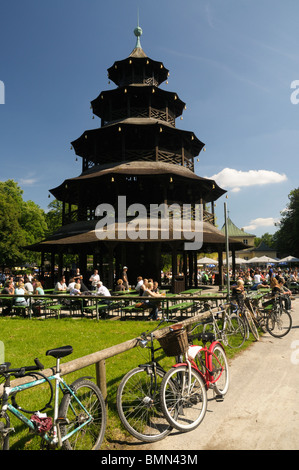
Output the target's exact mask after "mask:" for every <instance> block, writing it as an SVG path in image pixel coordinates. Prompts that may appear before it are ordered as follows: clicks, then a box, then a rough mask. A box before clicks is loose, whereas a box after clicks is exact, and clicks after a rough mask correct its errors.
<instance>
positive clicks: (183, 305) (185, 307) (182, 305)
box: [162, 302, 194, 315]
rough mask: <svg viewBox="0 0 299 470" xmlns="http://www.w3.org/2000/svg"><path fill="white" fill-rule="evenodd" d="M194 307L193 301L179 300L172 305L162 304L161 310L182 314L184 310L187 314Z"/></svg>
mask: <svg viewBox="0 0 299 470" xmlns="http://www.w3.org/2000/svg"><path fill="white" fill-rule="evenodd" d="M193 309H194V302H179V303H175V304H173V305H168V306H162V311H163V312H165V313H167V312H168V313H177V312H181V313H182V314H183V313H184V312H185V313H186V314H187V315H188V313H189V312H191V315H192V310H193Z"/></svg>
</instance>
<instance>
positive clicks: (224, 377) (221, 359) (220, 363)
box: [209, 344, 229, 395]
mask: <svg viewBox="0 0 299 470" xmlns="http://www.w3.org/2000/svg"><path fill="white" fill-rule="evenodd" d="M211 352H212V355H211V356H210V358H211V364H210V365H209V369H210V370H212V371H213V380H214V381H215V382H214V387H215V392H216V393H217V394H218V395H225V394H226V393H227V391H228V387H229V370H228V362H227V358H226V354H225V351H224V349H223V347H222V346H221V344H215V346H214V347H213V348H212V350H211Z"/></svg>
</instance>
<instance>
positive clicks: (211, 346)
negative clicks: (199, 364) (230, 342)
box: [209, 341, 224, 351]
mask: <svg viewBox="0 0 299 470" xmlns="http://www.w3.org/2000/svg"><path fill="white" fill-rule="evenodd" d="M216 344H219V345H220V346H221V347H222V349H223V350H224V346H223V345H222V344H221V343H220V342H219V341H213V343H211V344H210V346H209V351H213V349H214V347H215V346H216Z"/></svg>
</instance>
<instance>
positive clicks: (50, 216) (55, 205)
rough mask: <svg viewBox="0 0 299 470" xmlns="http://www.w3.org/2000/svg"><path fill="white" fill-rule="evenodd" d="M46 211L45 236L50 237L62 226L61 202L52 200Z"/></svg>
mask: <svg viewBox="0 0 299 470" xmlns="http://www.w3.org/2000/svg"><path fill="white" fill-rule="evenodd" d="M48 209H49V211H48V212H47V213H46V221H47V226H48V233H47V235H52V233H54V232H55V231H56V230H57V229H58V228H59V227H61V224H62V202H61V201H58V200H57V199H54V201H52V202H50V204H49V205H48Z"/></svg>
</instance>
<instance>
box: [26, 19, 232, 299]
mask: <svg viewBox="0 0 299 470" xmlns="http://www.w3.org/2000/svg"><path fill="white" fill-rule="evenodd" d="M134 34H135V36H136V46H135V48H134V49H133V51H132V52H131V54H130V55H129V56H128V57H127V58H125V59H124V60H120V61H116V62H115V63H114V64H113V65H112V66H111V67H110V68H109V69H108V78H109V80H110V82H113V83H114V84H115V85H116V88H114V89H111V90H109V91H102V92H101V93H100V94H99V96H98V97H97V98H96V99H94V100H93V101H92V102H91V108H92V111H93V114H94V115H95V116H97V117H98V118H100V120H101V126H100V127H99V128H96V129H92V130H86V131H85V132H83V134H82V135H81V136H80V137H79V138H77V139H76V140H74V141H73V142H72V147H73V149H74V151H75V153H76V155H77V156H78V157H80V158H81V159H82V173H81V174H80V175H79V176H78V177H75V178H70V179H66V180H65V181H64V182H63V183H62V184H61V185H59V186H58V187H56V188H54V189H52V190H50V192H51V193H52V195H53V196H54V197H55V198H56V199H57V200H59V201H62V203H63V215H62V227H61V228H60V229H59V230H58V231H57V232H56V233H55V234H53V236H51V237H49V238H48V239H47V240H44V241H43V242H41V243H39V244H38V246H37V245H35V246H34V247H32V249H35V250H37V249H38V250H40V251H42V252H43V253H49V252H50V253H52V256H53V257H54V254H59V255H60V258H59V259H60V262H59V265H60V268H61V267H62V266H63V254H64V253H74V254H79V256H80V269H81V272H83V273H84V272H85V271H86V259H87V256H90V255H92V256H93V264H94V267H97V268H98V269H99V271H100V274H101V277H102V279H103V280H104V282H105V283H106V284H107V285H108V287H110V288H113V280H114V275H116V276H118V274H119V271H120V269H121V267H122V266H124V265H126V266H128V268H129V269H128V276H129V281H130V283H131V284H132V285H135V282H136V277H137V276H139V275H141V276H143V277H147V278H148V277H150V278H153V279H154V280H157V281H160V274H161V267H162V264H161V257H162V254H163V253H168V254H171V259H172V273H173V284H174V289H176V292H177V291H178V290H180V289H178V288H177V287H175V282H176V279H177V280H178V278H177V277H176V276H177V275H178V271H179V266H178V255H179V254H181V260H183V262H182V263H181V266H180V268H181V269H180V271H181V272H183V273H184V284H181V289H183V288H184V287H186V288H187V287H189V286H192V285H196V283H197V276H196V275H195V274H196V272H197V251H195V250H192V251H186V250H184V243H185V242H186V239H184V236H183V235H182V237H181V238H180V239H178V238H175V239H174V238H169V239H164V238H163V236H162V233H161V230H160V231H159V232H158V237H155V238H154V239H153V238H151V237H150V236H148V237H147V238H146V239H132V237H128V236H125V237H122V238H121V239H119V238H117V239H111V238H109V237H107V238H106V239H99V238H98V236H97V233H96V227H97V223H98V221H99V213H98V207H102V205H103V204H106V205H107V204H108V205H109V207H112V208H114V209H115V214H116V225H117V224H119V226H118V228H120V221H119V220H118V218H117V205H118V203H119V196H122V197H125V198H126V206H127V207H129V206H131V205H132V204H142V205H143V206H144V207H145V208H146V209H147V213H146V216H145V218H146V219H147V221H146V223H148V220H149V216H150V212H149V210H150V205H152V204H157V205H160V204H165V205H166V207H169V206H171V205H172V204H174V203H175V204H177V205H178V206H179V207H183V206H184V205H190V214H192V213H194V210H195V207H196V205H198V204H200V205H201V207H203V208H204V212H203V214H204V222H203V246H202V248H201V251H204V252H208V251H210V252H211V251H218V255H219V257H222V251H224V250H225V236H224V234H223V233H222V232H221V231H220V230H218V229H217V228H216V227H215V216H214V202H215V201H216V200H217V199H218V198H219V197H220V196H222V195H223V194H224V193H225V191H224V190H223V189H221V188H220V187H219V186H218V185H217V184H216V183H215V181H213V180H210V179H206V178H202V177H200V176H197V175H196V174H195V172H194V159H195V158H196V157H197V156H198V155H199V153H200V152H201V150H202V149H203V148H204V143H203V142H202V141H201V140H199V139H198V138H197V137H196V135H195V134H194V133H193V132H192V131H187V130H181V129H179V128H177V127H176V119H177V118H179V117H180V116H181V115H182V113H183V110H184V108H185V103H184V102H183V101H182V100H181V99H180V98H179V96H178V94H177V93H176V92H170V91H166V90H163V89H161V88H160V85H161V84H162V83H163V82H165V81H167V79H168V75H169V71H168V70H167V68H166V67H165V66H164V64H163V63H162V62H160V61H155V60H153V59H151V58H149V57H148V56H147V55H146V53H145V52H144V51H143V49H142V47H141V43H140V36H141V34H142V29H141V28H140V27H139V26H138V27H137V28H136V29H135V30H134ZM207 207H209V211H207V210H206V208H207ZM101 215H103V214H101ZM132 217H133V216H132ZM133 218H134V217H133ZM126 226H128V222H127V225H126ZM237 247H240V246H239V245H236V248H237ZM220 267H221V263H220Z"/></svg>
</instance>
